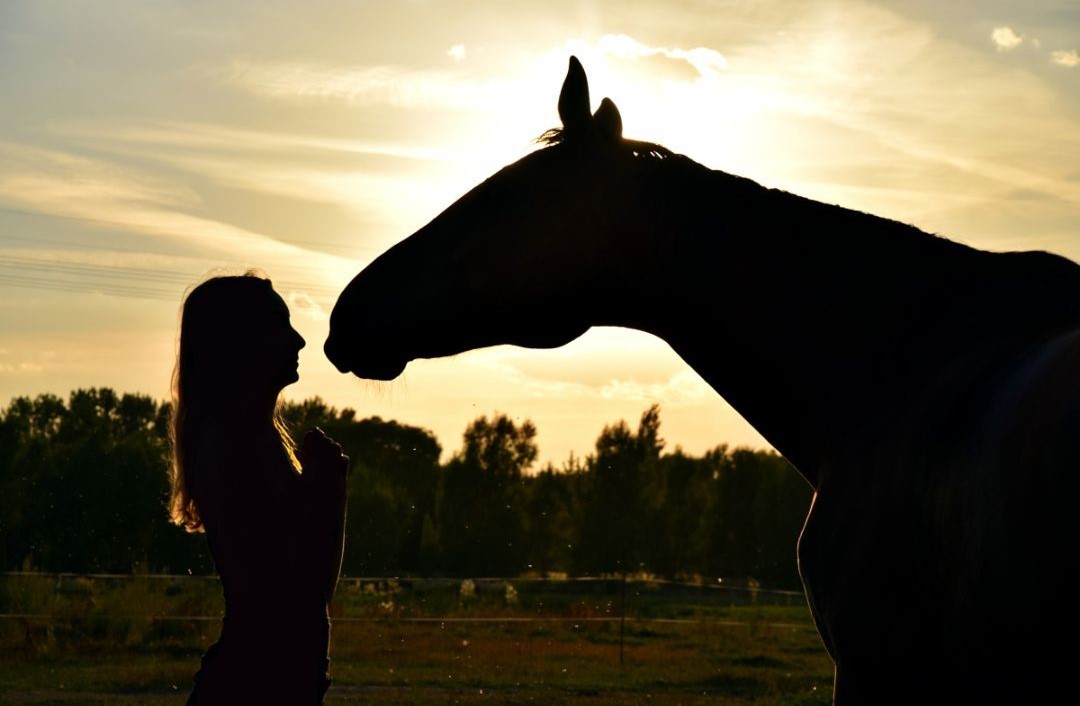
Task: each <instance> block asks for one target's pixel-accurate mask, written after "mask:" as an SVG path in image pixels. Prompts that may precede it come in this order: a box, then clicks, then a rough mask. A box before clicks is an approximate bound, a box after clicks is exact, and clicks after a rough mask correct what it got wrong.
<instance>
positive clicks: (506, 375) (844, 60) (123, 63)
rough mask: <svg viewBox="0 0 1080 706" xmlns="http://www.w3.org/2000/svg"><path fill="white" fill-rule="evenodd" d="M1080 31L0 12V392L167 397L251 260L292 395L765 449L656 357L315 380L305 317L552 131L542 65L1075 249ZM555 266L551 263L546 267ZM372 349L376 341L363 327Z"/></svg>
mask: <svg viewBox="0 0 1080 706" xmlns="http://www.w3.org/2000/svg"><path fill="white" fill-rule="evenodd" d="M1078 50H1080V13H1078V12H1077V10H1076V8H1075V6H1074V5H1070V4H1069V3H1067V2H1064V1H1063V0H1062V1H1060V2H1058V1H1054V0H1046V2H1033V3H1024V4H1020V3H1006V2H1003V1H998V0H995V1H993V2H986V3H976V2H959V3H948V4H940V6H939V4H935V3H928V2H924V1H921V0H903V1H900V2H869V1H860V0H810V1H808V2H802V1H799V2H796V1H795V0H765V1H763V2H721V3H702V2H695V1H690V0H687V1H685V2H675V3H662V4H661V3H634V2H615V1H610V2H609V1H607V0H601V1H597V2H590V3H576V2H553V3H543V4H539V5H535V6H531V7H524V6H517V5H513V4H509V3H497V2H471V3H465V4H461V5H459V4H457V3H435V2H419V1H416V2H403V3H339V2H331V1H329V0H325V1H323V0H320V1H316V2H309V3H303V4H298V3H291V2H258V3H256V2H236V3H221V4H217V3H189V2H180V1H179V0H177V1H175V2H154V3H138V2H134V1H132V2H119V1H118V2H109V3H104V4H100V5H99V4H83V3H74V2H71V3H67V2H59V3H38V2H32V1H30V0H26V1H23V0H15V1H13V2H4V3H3V5H2V7H0V92H2V93H0V94H2V95H3V96H4V101H3V102H4V106H5V107H4V109H3V110H2V111H0V406H3V405H6V404H7V403H8V402H9V401H10V399H11V398H12V397H13V396H16V395H31V396H33V395H37V394H39V393H42V392H53V393H57V394H60V395H64V396H66V395H67V393H68V392H69V391H70V390H72V389H74V388H78V387H91V386H98V387H100V386H110V387H113V388H115V389H117V390H119V391H137V392H144V393H149V394H153V395H155V396H157V397H162V398H164V397H165V396H166V395H167V393H168V381H169V373H170V370H171V368H172V365H173V347H174V337H175V327H176V316H177V308H178V305H179V302H180V298H181V295H182V293H183V292H184V290H185V288H186V287H187V286H188V285H190V284H191V283H193V282H195V281H197V280H198V279H200V278H201V277H203V276H204V275H205V274H206V273H207V272H208V271H211V270H213V269H215V268H227V269H233V270H236V269H245V268H248V267H258V268H260V269H262V270H264V271H265V272H267V273H268V274H269V275H270V276H271V277H272V278H273V280H274V281H275V284H276V286H277V288H278V289H279V290H280V291H281V292H282V294H283V296H284V297H285V298H286V300H287V301H288V302H289V304H290V307H291V308H292V312H293V317H294V319H295V322H296V326H297V328H298V329H299V330H300V332H301V334H302V335H303V336H304V337H305V338H306V339H307V341H308V346H307V348H305V349H304V351H303V352H302V353H301V368H300V374H301V382H300V383H298V384H296V385H294V386H292V387H290V388H289V389H288V390H287V395H288V396H289V397H291V398H303V397H308V396H312V395H319V396H321V397H323V398H324V399H326V400H327V401H329V402H330V403H331V404H334V405H337V406H339V407H342V406H348V407H353V408H355V409H357V410H358V413H359V414H360V415H362V416H366V415H374V414H378V415H381V416H383V417H386V418H392V419H396V420H399V421H401V422H403V423H408V424H415V425H419V426H423V427H426V428H429V429H431V430H432V431H434V432H435V433H436V435H437V436H438V438H439V439H440V441H441V442H442V443H443V445H444V447H447V450H448V451H453V450H454V449H455V448H456V447H457V446H458V445H459V443H460V436H461V432H462V431H463V429H464V428H465V426H466V424H467V423H468V422H470V421H471V420H472V419H474V418H475V417H476V416H478V415H481V414H490V413H492V412H494V411H501V412H505V413H507V414H509V415H511V416H512V417H515V418H521V419H524V418H529V419H532V420H533V421H534V422H535V423H536V426H537V428H538V430H539V437H538V440H539V444H540V449H541V458H542V459H544V460H545V461H547V460H550V461H552V462H554V463H555V464H556V465H558V464H559V463H560V462H561V461H563V460H565V459H566V458H567V456H568V455H569V453H570V452H571V451H573V452H574V453H576V454H577V455H579V456H581V455H584V454H586V453H588V452H590V451H591V447H592V444H593V442H594V441H595V439H596V436H597V434H598V433H599V432H600V430H601V428H602V427H603V426H604V425H605V424H609V423H612V422H614V421H617V420H618V419H621V418H625V419H629V420H635V419H636V418H637V417H638V416H639V415H640V414H641V412H642V411H643V410H644V409H645V408H646V407H648V406H649V405H650V404H653V403H659V404H660V405H661V408H662V420H663V435H664V437H665V439H666V440H667V441H668V444H669V446H670V447H672V448H673V447H674V446H676V445H682V446H683V447H685V448H686V449H687V450H689V451H693V452H695V453H697V452H701V451H703V450H705V449H707V448H710V447H712V446H714V445H716V444H719V443H725V442H726V443H730V444H748V445H752V446H757V447H761V446H765V442H764V440H763V439H762V438H761V437H760V436H759V435H758V434H757V433H756V432H754V431H753V430H752V429H751V428H750V427H749V426H748V425H747V424H746V423H745V422H743V421H742V420H741V419H740V418H739V416H738V415H737V414H736V413H735V412H734V411H733V410H731V408H730V407H729V406H728V405H727V404H726V403H725V402H723V400H721V399H720V398H719V397H718V396H717V395H716V394H715V393H714V392H713V391H712V390H711V388H709V387H708V386H707V385H706V384H705V383H704V382H703V381H702V380H701V379H700V378H699V377H698V376H697V375H696V374H694V373H693V372H692V371H691V370H690V369H689V367H687V366H686V365H685V364H684V363H683V362H682V361H681V360H680V359H679V358H678V357H677V356H676V355H675V354H674V353H673V352H672V351H671V350H670V348H668V346H667V345H666V344H664V343H663V342H661V341H659V340H658V339H655V338H652V337H650V336H648V335H645V334H641V333H637V332H629V331H624V330H613V329H612V330H593V331H591V332H589V333H588V334H586V335H585V336H584V337H583V338H581V339H579V340H578V341H575V342H574V343H572V344H570V345H569V346H567V347H565V348H563V349H559V350H556V351H526V350H523V349H518V348H511V347H500V348H494V349H488V350H483V351H477V352H474V353H469V354H464V355H461V356H457V357H455V358H453V359H449V360H437V361H419V362H416V363H413V364H412V365H410V366H409V368H408V370H407V371H406V373H405V375H404V376H403V377H402V378H401V379H399V380H398V381H395V382H393V383H388V384H383V385H375V384H372V383H365V382H361V381H357V380H354V379H351V378H347V377H344V376H342V375H340V374H338V373H337V372H336V371H335V370H334V369H333V368H332V367H331V366H330V364H329V363H328V362H327V361H326V360H325V359H324V357H323V355H322V352H321V345H322V342H323V340H324V339H325V337H326V332H327V316H328V313H329V310H330V308H331V306H332V305H333V302H334V299H335V297H336V295H337V293H338V292H339V291H340V290H341V288H342V287H343V286H344V285H345V284H346V283H347V282H348V281H349V280H350V279H351V277H352V276H353V275H354V274H355V273H356V272H358V271H359V270H360V269H361V268H362V267H363V266H365V265H366V264H367V263H369V262H370V261H371V260H372V259H374V258H375V257H376V256H377V255H378V254H379V253H380V252H382V251H383V250H385V249H386V248H387V247H389V246H391V245H392V244H394V243H395V242H397V241H398V240H400V239H402V238H404V237H405V236H407V235H409V234H410V233H411V232H413V231H414V230H416V229H417V228H419V227H421V226H423V225H424V224H425V223H426V222H427V221H428V220H430V219H431V218H432V217H434V216H435V215H437V214H438V213H439V212H440V211H441V210H442V209H443V208H445V207H446V206H447V205H449V204H450V203H452V202H453V201H454V200H455V199H456V198H457V197H458V196H460V195H461V194H462V193H464V192H465V191H467V190H468V189H469V188H471V187H472V186H473V185H475V184H476V183H478V182H479V181H481V180H483V179H484V178H486V177H487V176H489V175H490V174H491V173H492V172H494V171H495V170H497V169H499V168H500V167H502V166H503V165H505V164H507V163H509V162H511V161H513V160H515V159H518V158H520V157H521V156H523V155H524V154H527V153H528V152H529V151H530V150H533V149H536V145H535V144H534V142H533V139H534V138H535V137H537V136H538V135H539V134H541V133H542V132H543V131H544V130H546V129H548V128H551V127H554V126H556V125H557V124H558V116H557V113H556V99H557V96H558V91H559V86H560V85H561V82H562V80H563V77H564V75H565V71H566V62H567V57H568V56H570V55H576V56H578V57H579V58H580V59H581V61H582V63H583V64H584V66H585V67H586V69H587V71H588V75H589V80H590V84H591V87H592V96H591V97H592V102H593V106H594V109H595V107H596V106H598V105H599V103H600V100H601V99H602V98H603V97H605V96H609V97H611V98H612V99H613V100H614V101H615V102H616V103H617V104H618V106H619V108H620V111H621V113H622V117H623V121H624V133H625V135H626V136H627V137H631V138H637V139H645V140H650V141H655V142H659V143H661V144H664V145H666V146H667V147H669V148H671V149H673V150H675V151H677V152H682V153H685V154H687V155H689V156H691V157H693V158H694V159H696V160H697V161H700V162H702V163H704V164H706V165H708V166H710V167H712V168H715V169H721V170H724V171H728V172H732V173H736V174H740V175H743V176H747V177H750V178H752V179H754V180H756V181H759V182H760V183H762V184H763V185H766V186H770V187H779V188H783V189H786V190H789V191H792V192H795V193H798V194H801V195H803V196H807V197H810V198H815V199H818V200H822V201H826V202H829V203H838V204H841V205H844V206H848V207H851V208H855V209H858V210H862V211H868V212H872V213H876V214H878V215H882V216H886V217H889V218H894V219H898V220H902V221H905V222H909V223H912V224H914V225H916V226H918V227H920V228H922V229H924V230H927V231H931V232H935V233H939V234H941V235H945V236H947V237H950V238H953V239H955V240H959V241H962V242H965V243H968V244H971V245H974V246H977V247H982V248H987V249H993V250H1012V249H1045V250H1050V251H1054V252H1057V253H1059V254H1062V255H1065V256H1066V257H1069V258H1072V259H1074V260H1080V168H1078V167H1077V166H1076V165H1078V164H1080V90H1077V89H1078V87H1080V59H1078V58H1077V51H1078ZM553 276H557V273H553ZM370 345H372V346H377V345H379V342H378V341H371V342H370Z"/></svg>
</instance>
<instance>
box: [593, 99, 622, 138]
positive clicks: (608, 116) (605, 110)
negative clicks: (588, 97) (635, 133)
mask: <svg viewBox="0 0 1080 706" xmlns="http://www.w3.org/2000/svg"><path fill="white" fill-rule="evenodd" d="M593 120H594V121H596V127H597V128H599V129H600V132H601V133H602V134H604V135H607V136H608V137H610V138H611V139H613V140H621V139H622V116H621V115H619V109H618V108H616V107H615V102H614V101H613V100H611V99H610V98H605V99H604V100H602V101H600V107H599V108H597V110H596V115H594V116H593Z"/></svg>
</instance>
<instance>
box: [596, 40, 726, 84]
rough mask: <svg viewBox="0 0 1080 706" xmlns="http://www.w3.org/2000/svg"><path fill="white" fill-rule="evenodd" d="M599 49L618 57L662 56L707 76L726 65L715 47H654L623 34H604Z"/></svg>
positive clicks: (598, 44) (598, 43)
mask: <svg viewBox="0 0 1080 706" xmlns="http://www.w3.org/2000/svg"><path fill="white" fill-rule="evenodd" d="M597 46H598V47H599V49H600V51H602V52H605V53H607V54H609V55H611V56H613V57H616V58H620V59H639V58H645V57H653V56H662V57H666V58H668V59H671V60H673V61H681V62H685V63H686V64H689V65H690V66H692V67H693V68H694V69H695V70H696V71H697V72H698V74H699V75H701V76H709V75H712V74H714V73H715V72H716V71H718V70H719V69H723V68H726V67H727V65H728V62H727V59H725V58H724V55H723V54H721V53H720V52H718V51H716V50H715V49H709V48H707V47H694V48H692V49H680V48H678V47H674V48H669V47H655V46H649V45H648V44H644V43H642V42H640V41H638V40H636V39H634V38H633V37H630V36H628V35H625V34H605V35H604V36H602V37H600V40H599V41H598V42H597Z"/></svg>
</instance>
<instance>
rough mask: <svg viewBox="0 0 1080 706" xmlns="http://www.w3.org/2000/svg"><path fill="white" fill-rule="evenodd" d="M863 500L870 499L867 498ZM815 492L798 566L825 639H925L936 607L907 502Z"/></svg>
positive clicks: (876, 643) (899, 642) (874, 643)
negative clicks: (922, 578)
mask: <svg viewBox="0 0 1080 706" xmlns="http://www.w3.org/2000/svg"><path fill="white" fill-rule="evenodd" d="M862 500H865V496H864V498H863V499H862ZM862 500H860V498H858V497H857V496H855V495H854V494H851V495H849V494H839V493H836V494H830V493H829V492H824V493H820V492H819V493H818V494H817V495H815V498H814V502H813V505H812V506H811V509H810V513H809V515H808V516H807V520H806V524H805V525H804V528H803V532H802V534H801V536H800V538H799V571H800V573H801V575H802V579H803V583H804V586H805V589H806V594H807V597H808V599H809V601H810V606H811V609H812V611H813V614H814V619H815V621H816V622H817V624H818V628H819V630H820V632H821V635H822V639H823V640H824V641H825V645H826V647H827V648H828V649H829V651H830V653H831V654H832V655H833V657H834V659H837V660H838V661H839V659H838V656H839V655H841V654H845V653H853V652H854V653H857V652H862V651H878V650H880V649H888V650H895V649H901V648H902V647H903V646H904V645H909V646H910V645H913V644H915V643H916V642H918V641H919V640H920V639H921V638H922V637H924V633H925V631H926V630H927V629H929V628H928V626H927V625H926V618H927V617H928V615H929V614H930V613H933V612H936V611H934V610H928V606H927V605H926V604H927V602H928V601H927V598H926V595H925V593H926V592H925V590H924V587H923V586H921V585H920V579H919V576H920V574H921V573H922V567H921V566H920V563H921V562H920V557H919V553H918V552H917V551H916V550H915V546H914V545H913V543H912V542H911V522H910V519H909V518H907V517H905V515H904V512H903V507H904V506H903V503H901V502H899V501H897V500H896V499H893V501H892V502H888V503H884V504H883V503H874V502H863V501H862Z"/></svg>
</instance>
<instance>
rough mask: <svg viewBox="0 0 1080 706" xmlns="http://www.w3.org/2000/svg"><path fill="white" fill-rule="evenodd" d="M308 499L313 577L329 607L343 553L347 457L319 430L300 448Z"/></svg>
mask: <svg viewBox="0 0 1080 706" xmlns="http://www.w3.org/2000/svg"><path fill="white" fill-rule="evenodd" d="M299 456H300V465H301V467H302V468H303V471H304V474H303V475H304V477H303V480H304V484H305V488H306V491H307V492H306V495H307V498H306V500H307V502H306V503H305V504H306V505H307V512H306V513H305V514H306V515H307V517H306V518H305V520H304V521H305V525H306V528H307V530H308V532H307V533H306V534H307V536H308V541H307V543H306V544H307V546H305V547H304V549H303V550H304V551H306V552H309V553H310V554H309V556H310V558H311V562H310V567H311V571H312V573H313V574H314V575H315V576H316V577H318V581H319V585H320V587H321V589H322V595H323V596H324V598H325V599H326V601H327V602H328V603H329V601H330V599H331V598H333V597H334V590H335V589H336V588H337V582H338V577H339V576H340V575H341V560H342V555H343V553H344V550H345V506H346V477H347V473H348V468H349V457H348V456H345V455H344V454H343V453H342V452H341V446H339V445H338V444H336V443H334V441H332V440H331V439H330V437H328V436H326V435H325V434H323V432H322V431H321V430H319V429H313V430H311V431H309V432H308V433H307V434H306V435H305V436H304V441H303V443H302V445H301V447H300V454H299Z"/></svg>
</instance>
